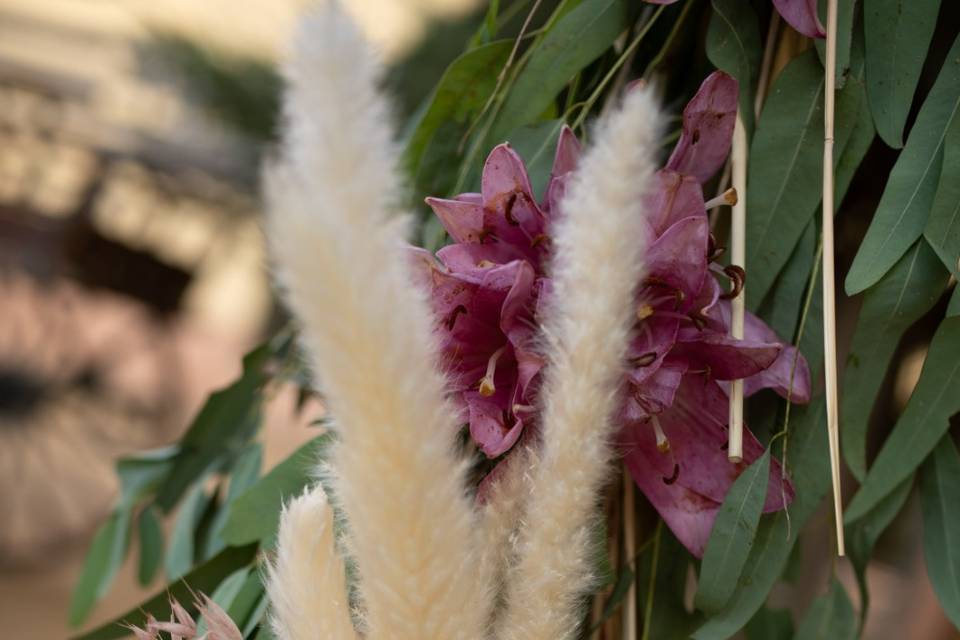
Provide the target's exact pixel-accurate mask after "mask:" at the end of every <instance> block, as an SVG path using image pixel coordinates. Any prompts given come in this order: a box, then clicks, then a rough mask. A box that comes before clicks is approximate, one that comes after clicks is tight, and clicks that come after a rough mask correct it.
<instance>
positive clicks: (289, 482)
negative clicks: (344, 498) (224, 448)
mask: <svg viewBox="0 0 960 640" xmlns="http://www.w3.org/2000/svg"><path fill="white" fill-rule="evenodd" d="M332 441H333V435H332V434H331V433H325V434H323V435H322V436H318V437H317V438H314V439H313V440H311V441H310V442H308V443H307V444H305V445H303V446H302V447H300V448H299V449H297V450H296V451H295V452H294V453H293V454H291V455H290V457H289V458H287V459H286V460H284V461H283V462H281V463H280V464H278V465H277V466H276V467H274V468H273V469H271V470H270V472H269V473H267V475H265V476H264V477H263V478H261V480H260V481H259V482H257V484H255V485H253V486H252V487H250V488H249V489H247V490H246V491H245V492H243V493H242V494H241V495H240V496H238V497H237V499H236V500H234V501H233V502H232V503H231V505H230V512H229V515H228V516H227V524H226V525H225V526H224V527H223V530H222V532H221V536H222V537H223V540H224V541H225V542H227V543H228V544H233V545H240V544H247V543H250V542H258V541H259V542H261V543H262V544H266V542H267V541H269V540H272V539H273V538H274V536H275V535H276V532H277V525H278V524H279V522H280V510H281V509H282V507H283V503H284V501H285V500H289V499H290V498H291V497H293V496H294V495H296V494H297V493H299V492H301V491H303V489H304V487H306V486H307V485H309V484H310V482H311V480H312V479H313V472H314V470H315V469H316V467H317V464H318V463H319V462H320V460H321V459H322V456H323V454H324V451H325V449H326V448H327V446H329V444H330V443H331V442H332Z"/></svg>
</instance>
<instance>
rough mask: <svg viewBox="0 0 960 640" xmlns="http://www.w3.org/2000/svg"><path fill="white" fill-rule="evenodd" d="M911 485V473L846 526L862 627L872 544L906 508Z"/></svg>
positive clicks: (866, 610) (868, 602)
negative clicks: (872, 506) (860, 516)
mask: <svg viewBox="0 0 960 640" xmlns="http://www.w3.org/2000/svg"><path fill="white" fill-rule="evenodd" d="M912 488H913V476H910V477H909V478H907V479H906V480H905V481H904V482H903V484H901V485H900V486H899V487H897V488H896V489H894V490H893V492H892V493H891V494H890V495H888V496H887V497H886V498H884V499H883V500H881V501H880V503H879V504H878V505H877V506H876V507H874V508H873V509H872V510H871V511H870V512H869V513H867V515H865V516H864V517H862V518H860V519H859V520H857V521H856V522H854V523H852V524H849V525H846V527H845V533H844V535H845V537H846V541H847V557H849V558H850V563H851V564H852V565H853V570H854V573H856V575H857V587H858V588H859V590H860V626H861V627H862V626H863V624H864V622H865V621H866V619H867V612H868V611H869V609H870V592H869V590H868V589H867V564H868V563H869V562H870V556H871V555H873V547H874V546H875V545H876V544H877V540H878V539H879V538H880V536H881V535H882V534H883V532H884V531H886V530H887V527H889V526H890V523H891V522H892V521H893V519H894V518H895V517H897V514H898V513H900V511H901V510H902V509H903V505H904V503H906V501H907V498H909V497H910V490H911V489H912Z"/></svg>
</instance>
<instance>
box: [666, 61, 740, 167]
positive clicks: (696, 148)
mask: <svg viewBox="0 0 960 640" xmlns="http://www.w3.org/2000/svg"><path fill="white" fill-rule="evenodd" d="M737 95H738V89H737V81H736V80H735V79H734V78H733V77H732V76H729V75H727V74H726V73H724V72H723V71H714V72H713V73H711V74H710V75H709V76H707V79H706V80H704V81H703V84H702V85H700V89H699V90H698V91H697V94H696V95H695V96H693V99H692V100H690V102H689V103H688V104H687V106H686V108H684V110H683V133H682V134H681V135H680V141H679V142H677V146H676V147H675V148H674V150H673V154H671V156H670V160H669V161H668V162H667V168H668V169H672V170H674V171H678V172H679V173H683V174H687V175H691V176H694V177H695V178H696V179H697V180H699V181H700V182H701V183H703V182H706V181H707V180H709V179H710V178H711V177H712V176H713V174H715V173H716V172H717V169H719V168H720V167H721V165H723V163H724V162H725V161H726V159H727V156H728V155H729V153H730V145H731V142H732V140H733V125H734V122H735V121H736V118H737Z"/></svg>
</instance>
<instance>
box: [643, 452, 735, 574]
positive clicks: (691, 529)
mask: <svg viewBox="0 0 960 640" xmlns="http://www.w3.org/2000/svg"><path fill="white" fill-rule="evenodd" d="M624 464H626V467H627V469H628V470H629V471H630V475H631V476H632V477H633V480H634V482H636V484H637V487H638V488H639V489H640V491H642V492H643V495H645V496H646V497H647V500H649V501H650V504H652V505H653V508H654V509H656V510H657V513H659V514H660V517H662V518H663V521H664V522H666V523H667V526H668V527H670V531H672V532H673V535H674V536H676V538H677V540H679V541H680V543H681V544H682V545H683V546H684V547H686V548H687V551H689V552H690V553H691V554H693V556H694V557H696V558H702V557H703V552H704V550H705V549H706V547H707V540H708V539H709V538H710V530H711V529H713V522H714V520H715V519H716V517H717V512H718V511H719V510H720V503H719V502H715V501H713V500H710V499H709V498H706V497H704V496H702V495H700V494H698V493H695V492H693V491H690V490H689V489H687V488H686V487H684V486H681V485H679V484H677V483H673V484H667V483H665V482H664V481H663V478H662V477H660V476H657V475H653V474H651V473H650V472H649V470H648V469H646V468H645V466H644V464H645V463H644V460H643V459H642V457H640V456H638V455H636V453H633V452H628V453H627V455H626V457H625V458H624Z"/></svg>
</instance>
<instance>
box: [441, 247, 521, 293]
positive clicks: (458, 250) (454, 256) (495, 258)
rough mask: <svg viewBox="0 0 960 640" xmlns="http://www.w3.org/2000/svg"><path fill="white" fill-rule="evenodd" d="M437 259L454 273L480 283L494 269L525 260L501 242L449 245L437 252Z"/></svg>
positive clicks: (513, 249) (517, 252)
mask: <svg viewBox="0 0 960 640" xmlns="http://www.w3.org/2000/svg"><path fill="white" fill-rule="evenodd" d="M437 257H438V258H440V260H441V261H442V262H443V264H444V265H446V267H447V268H448V269H450V271H452V272H453V273H456V274H458V275H461V276H463V277H465V278H468V279H470V280H471V281H475V282H478V283H479V282H480V281H481V280H482V279H483V277H484V276H485V274H486V273H487V272H488V271H489V270H490V269H491V268H492V267H496V266H500V265H505V264H507V263H509V262H513V261H515V260H520V259H523V258H524V257H525V256H523V255H522V254H521V253H520V252H519V251H517V250H516V249H515V248H514V247H511V246H510V245H507V244H503V243H501V242H490V243H485V244H465V243H460V244H448V245H447V246H445V247H442V248H441V249H440V250H439V251H437Z"/></svg>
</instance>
